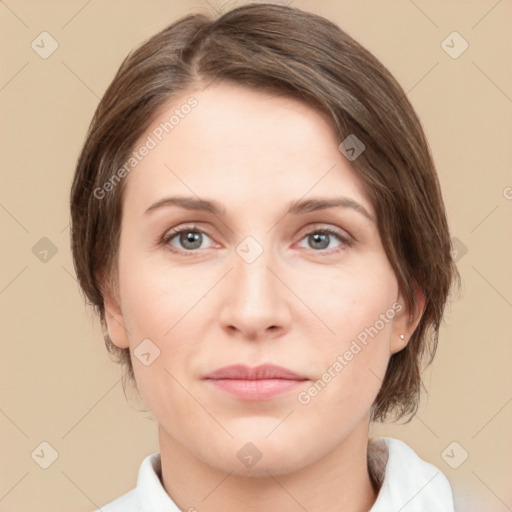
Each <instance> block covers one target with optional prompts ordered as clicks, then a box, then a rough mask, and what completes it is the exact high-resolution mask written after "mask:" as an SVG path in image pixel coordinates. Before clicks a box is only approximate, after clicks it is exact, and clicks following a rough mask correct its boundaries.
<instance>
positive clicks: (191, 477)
mask: <svg viewBox="0 0 512 512" xmlns="http://www.w3.org/2000/svg"><path fill="white" fill-rule="evenodd" d="M364 426H365V425H364V424H361V426H360V427H364ZM360 427H358V428H357V429H356V430H355V431H353V432H352V433H351V434H350V435H349V437H347V438H346V439H344V440H343V442H342V443H340V444H339V445H338V446H337V447H335V448H334V449H333V450H332V451H331V452H330V453H329V454H328V455H327V456H326V457H324V458H323V459H320V460H317V461H315V462H313V463H311V464H309V465H308V466H306V467H303V468H300V469H298V470H297V471H294V472H292V473H287V474H280V475H273V474H272V471H268V473H267V474H268V475H269V476H268V477H248V476H241V475H236V474H233V473H229V472H224V471H221V470H219V469H218V468H215V467H212V466H211V465H209V464H206V463H205V462H204V461H202V460H200V459H198V458H197V457H194V456H193V455H192V454H191V453H190V452H189V451H188V450H186V449H185V448H184V447H183V446H182V445H181V444H180V443H179V442H177V441H176V440H175V439H174V438H172V437H171V436H169V435H168V434H167V433H166V432H165V431H164V430H163V429H162V427H159V440H160V454H161V462H162V484H163V486H164V488H165V490H166V492H167V493H168V494H169V496H171V498H172V499H173V501H174V502H175V503H176V505H177V506H178V507H179V508H180V510H185V511H189V510H190V511H194V510H196V511H197V512H202V511H204V510H208V512H231V511H233V512H235V511H236V512H242V511H243V512H261V510H265V511H268V512H273V511H279V512H304V510H307V511H308V512H320V511H322V512H324V511H326V510H329V511H343V512H367V511H368V510H369V509H370V508H371V507H372V505H373V503H374V502H375V499H376V497H377V493H378V491H377V490H376V489H375V488H374V485H372V480H371V478H370V475H369V473H368V464H367V449H368V425H367V424H366V429H365V428H360Z"/></svg>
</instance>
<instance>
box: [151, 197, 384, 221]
mask: <svg viewBox="0 0 512 512" xmlns="http://www.w3.org/2000/svg"><path fill="white" fill-rule="evenodd" d="M166 206H179V207H181V208H185V209H187V210H196V211H206V212H209V213H213V214H214V215H217V216H219V217H225V215H226V210H225V208H223V207H222V206H221V204H220V203H218V202H217V201H213V200H208V199H200V198H196V197H186V196H172V197H165V198H163V199H160V200H159V201H157V202H156V203H154V204H152V205H151V206H150V207H149V208H148V209H147V210H146V211H145V212H144V214H145V215H146V214H149V213H151V212H152V211H154V210H157V209H159V208H163V207H166ZM328 208H351V209H352V210H355V211H356V212H358V213H361V214H362V215H364V216H365V217H366V218H367V219H368V220H370V221H371V222H375V218H374V216H373V215H372V214H371V213H370V212H368V210H367V209H366V208H365V207H364V206H363V205H362V204H361V203H358V202H357V201H355V200H354V199H351V198H349V197H334V198H324V197H318V198H316V197H315V198H311V199H299V200H297V201H293V202H292V203H291V204H290V205H289V208H288V210H287V211H286V213H285V214H284V215H288V214H291V215H301V214H305V213H311V212H315V211H318V210H326V209H328Z"/></svg>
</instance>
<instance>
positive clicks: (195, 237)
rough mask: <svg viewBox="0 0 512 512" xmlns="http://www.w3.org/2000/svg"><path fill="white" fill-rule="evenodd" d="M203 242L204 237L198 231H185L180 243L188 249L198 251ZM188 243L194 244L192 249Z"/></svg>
mask: <svg viewBox="0 0 512 512" xmlns="http://www.w3.org/2000/svg"><path fill="white" fill-rule="evenodd" d="M201 242H202V235H201V233H198V232H197V231H184V232H183V233H181V235H180V243H181V244H182V246H183V247H185V248H186V249H198V248H199V247H201ZM188 243H190V244H192V247H191V246H188V245H187V244H188Z"/></svg>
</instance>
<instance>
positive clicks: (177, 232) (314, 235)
mask: <svg viewBox="0 0 512 512" xmlns="http://www.w3.org/2000/svg"><path fill="white" fill-rule="evenodd" d="M318 235H320V236H318ZM205 236H206V237H208V238H210V239H212V237H211V236H210V235H209V234H208V233H207V232H206V231H204V230H203V229H200V228H198V227H197V226H195V225H190V226H183V227H181V228H173V229H171V230H170V231H167V232H166V233H165V234H164V236H163V238H162V240H161V244H162V245H164V246H165V247H166V248H168V249H169V250H170V251H171V252H173V253H177V254H180V255H183V256H186V257H189V256H196V255H197V254H198V253H199V252H200V251H201V249H204V248H202V247H201V246H202V245H203V242H204V237H205ZM333 239H335V240H337V241H338V242H339V245H338V246H337V247H335V248H334V249H332V248H328V247H329V246H330V245H331V241H332V240H333ZM174 240H177V242H178V243H179V244H180V245H181V248H180V247H176V246H175V245H173V244H172V242H173V241H174ZM303 240H306V244H311V245H308V246H306V247H305V248H306V249H307V250H309V251H312V252H313V253H318V254H319V255H324V256H325V255H327V256H328V255H331V254H339V253H341V252H342V251H344V250H346V249H347V248H349V247H351V246H352V245H353V244H354V240H353V239H352V238H351V237H349V236H348V235H345V234H344V233H342V232H339V231H337V230H335V229H333V228H330V227H321V228H320V227H318V228H313V229H310V230H309V231H307V232H305V233H304V234H303V235H302V237H301V238H300V241H301V242H302V241H303ZM326 242H327V247H326V246H325V243H326ZM183 244H190V245H191V246H192V247H189V248H187V247H184V246H183ZM198 244H199V245H198ZM315 245H317V247H314V246H315ZM318 246H319V247H318Z"/></svg>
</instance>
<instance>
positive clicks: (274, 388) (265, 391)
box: [207, 379, 305, 400]
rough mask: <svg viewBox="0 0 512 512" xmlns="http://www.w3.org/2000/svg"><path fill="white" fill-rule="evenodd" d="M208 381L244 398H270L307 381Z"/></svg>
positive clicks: (217, 387)
mask: <svg viewBox="0 0 512 512" xmlns="http://www.w3.org/2000/svg"><path fill="white" fill-rule="evenodd" d="M207 381H208V382H209V383H210V384H211V385H212V386H214V387H215V388H216V389H219V390H221V391H224V392H226V393H229V394H230V395H233V396H235V397H237V398H240V399H243V400H269V399H271V398H274V397H276V396H278V395H281V394H283V393H286V392H288V391H291V390H293V389H295V388H297V387H298V386H300V385H301V384H303V383H304V382H305V381H304V380H291V379H258V380H246V379H207Z"/></svg>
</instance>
